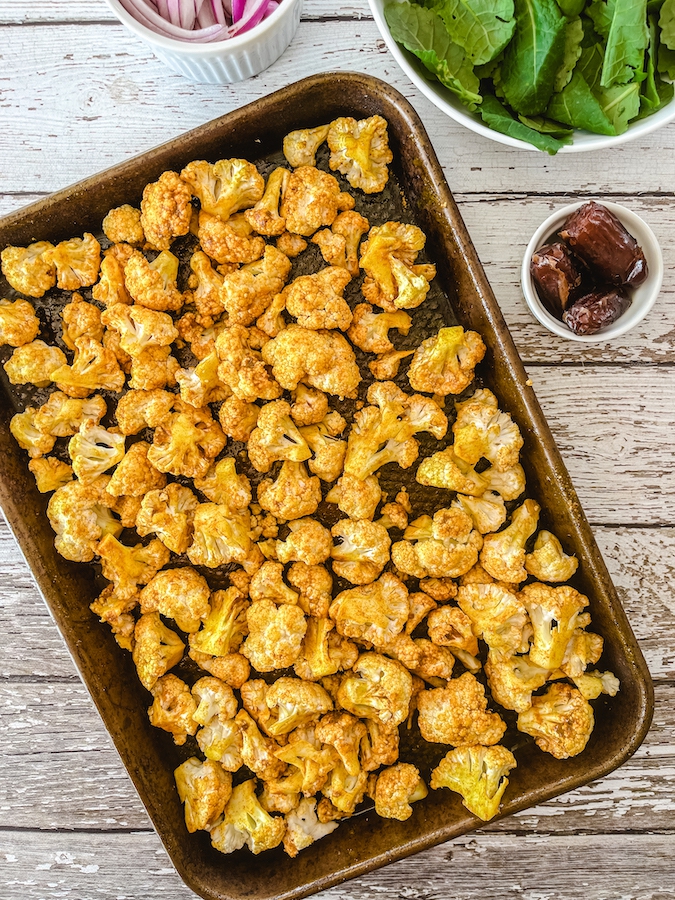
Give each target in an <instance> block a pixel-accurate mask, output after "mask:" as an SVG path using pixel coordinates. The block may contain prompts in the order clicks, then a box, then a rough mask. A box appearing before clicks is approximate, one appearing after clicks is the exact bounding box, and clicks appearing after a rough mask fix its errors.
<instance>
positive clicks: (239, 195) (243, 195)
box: [180, 159, 265, 220]
mask: <svg viewBox="0 0 675 900" xmlns="http://www.w3.org/2000/svg"><path fill="white" fill-rule="evenodd" d="M180 177H181V178H182V179H183V181H185V182H187V184H189V185H190V188H191V190H192V193H193V194H194V196H195V197H197V198H198V199H199V202H200V204H201V208H202V209H203V210H204V212H207V213H209V214H210V215H212V216H219V217H220V218H221V219H223V220H227V219H229V217H230V216H231V215H233V214H234V213H236V212H238V211H239V210H240V209H247V208H248V207H251V206H253V205H254V204H255V203H257V202H258V200H260V198H261V197H262V195H263V191H264V189H265V181H264V179H263V177H262V175H260V173H259V172H258V170H257V169H256V167H255V166H254V165H253V163H250V162H248V160H246V159H219V160H218V162H216V163H213V164H211V163H208V162H205V161H204V160H195V161H194V162H191V163H188V165H187V166H186V167H185V168H184V169H183V171H182V172H181V173H180Z"/></svg>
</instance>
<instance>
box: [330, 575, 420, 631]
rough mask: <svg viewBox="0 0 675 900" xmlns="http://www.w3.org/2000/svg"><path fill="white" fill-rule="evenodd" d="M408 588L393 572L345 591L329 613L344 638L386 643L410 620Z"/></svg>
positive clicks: (337, 598) (336, 599) (334, 602)
mask: <svg viewBox="0 0 675 900" xmlns="http://www.w3.org/2000/svg"><path fill="white" fill-rule="evenodd" d="M409 613H410V603H409V600H408V590H407V588H406V587H405V585H404V584H403V582H402V581H400V579H398V578H397V577H396V576H395V575H392V574H391V572H385V573H384V575H382V577H381V578H380V579H379V580H378V581H375V582H373V583H372V584H367V585H364V586H362V587H356V588H350V589H349V590H346V591H342V592H341V593H340V594H338V595H337V597H336V598H335V600H333V602H332V603H331V606H330V610H329V614H330V617H331V619H333V621H334V622H335V626H336V628H337V630H338V631H339V633H340V634H342V635H344V637H349V638H356V639H357V640H359V641H365V642H368V643H370V644H374V645H375V646H376V647H379V646H386V645H387V644H388V643H389V642H390V641H391V640H392V638H394V637H395V636H396V635H397V634H400V633H401V632H402V631H403V628H404V626H405V624H406V622H407V621H408V615H409Z"/></svg>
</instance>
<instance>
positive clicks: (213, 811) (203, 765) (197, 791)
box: [173, 756, 232, 833]
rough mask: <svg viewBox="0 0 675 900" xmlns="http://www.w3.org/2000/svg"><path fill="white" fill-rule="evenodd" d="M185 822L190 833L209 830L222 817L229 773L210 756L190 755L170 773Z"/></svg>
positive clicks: (230, 777)
mask: <svg viewBox="0 0 675 900" xmlns="http://www.w3.org/2000/svg"><path fill="white" fill-rule="evenodd" d="M173 775H174V778H175V780H176V788H177V789H178V796H179V797H180V800H181V803H184V804H185V824H186V826H187V830H188V831H189V832H190V833H193V832H195V831H208V830H209V829H210V828H211V827H212V826H213V825H215V824H216V822H217V821H218V819H219V818H220V816H222V814H223V811H224V809H225V807H226V806H227V802H228V800H229V799H230V797H231V795H232V775H231V774H230V773H229V772H226V771H225V769H224V768H223V767H222V766H221V765H220V763H218V762H214V760H212V759H205V760H201V759H197V757H196V756H191V757H190V758H189V759H186V760H185V762H184V763H181V765H180V766H178V768H177V769H176V770H175V771H174V773H173Z"/></svg>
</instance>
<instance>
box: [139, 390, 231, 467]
mask: <svg viewBox="0 0 675 900" xmlns="http://www.w3.org/2000/svg"><path fill="white" fill-rule="evenodd" d="M226 442H227V438H226V437H225V435H224V434H223V432H222V431H221V428H220V425H218V424H217V422H214V421H213V417H212V416H211V411H210V410H209V408H208V407H204V408H203V409H194V408H193V407H191V406H187V405H186V404H183V406H182V408H181V411H180V412H175V413H172V414H171V415H170V416H167V418H166V419H164V421H163V422H162V423H161V424H159V425H158V426H157V428H156V429H155V436H154V440H153V443H152V447H150V449H149V450H148V460H149V461H150V462H151V463H152V465H153V466H154V467H155V468H156V469H159V471H160V472H170V473H171V474H172V475H185V477H186V478H203V477H204V475H206V473H207V471H208V470H209V467H210V465H211V461H212V460H213V459H215V458H216V456H218V454H219V453H220V451H221V450H222V449H223V448H224V447H225V444H226Z"/></svg>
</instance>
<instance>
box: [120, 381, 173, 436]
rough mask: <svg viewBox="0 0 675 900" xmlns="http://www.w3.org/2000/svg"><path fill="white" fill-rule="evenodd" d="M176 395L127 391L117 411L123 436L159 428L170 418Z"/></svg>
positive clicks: (121, 398)
mask: <svg viewBox="0 0 675 900" xmlns="http://www.w3.org/2000/svg"><path fill="white" fill-rule="evenodd" d="M175 402H176V395H175V394H170V393H169V392H168V391H163V390H154V391H133V390H132V391H127V393H126V394H124V395H123V396H122V397H120V399H119V402H118V404H117V409H116V410H115V418H116V419H117V425H118V427H119V430H120V431H121V432H122V434H127V435H128V434H138V432H139V431H142V430H143V429H144V428H157V427H158V426H159V425H161V424H162V422H164V420H165V419H167V418H168V417H169V413H170V412H171V410H172V408H173V405H174V403H175Z"/></svg>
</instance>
